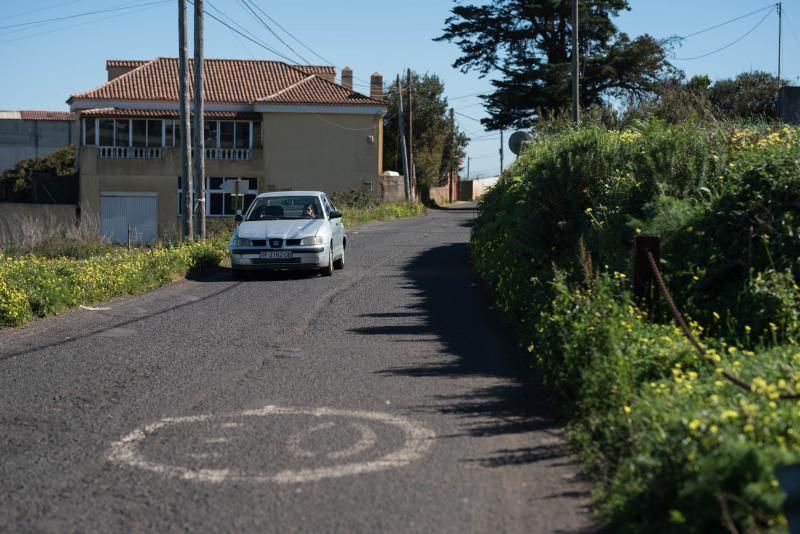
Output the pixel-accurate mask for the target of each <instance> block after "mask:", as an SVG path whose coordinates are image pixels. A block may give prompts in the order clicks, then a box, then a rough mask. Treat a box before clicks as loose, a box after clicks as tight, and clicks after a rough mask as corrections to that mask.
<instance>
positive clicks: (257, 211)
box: [244, 196, 322, 221]
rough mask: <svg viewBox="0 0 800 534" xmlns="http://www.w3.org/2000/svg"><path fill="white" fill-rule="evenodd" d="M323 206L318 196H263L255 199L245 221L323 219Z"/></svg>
mask: <svg viewBox="0 0 800 534" xmlns="http://www.w3.org/2000/svg"><path fill="white" fill-rule="evenodd" d="M321 218H322V206H321V205H320V202H319V198H317V197H301V196H285V197H261V198H257V199H255V200H254V201H253V204H252V205H251V206H250V209H249V210H248V211H247V215H245V218H244V220H245V221H266V220H275V219H321Z"/></svg>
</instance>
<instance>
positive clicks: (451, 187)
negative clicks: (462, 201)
mask: <svg viewBox="0 0 800 534" xmlns="http://www.w3.org/2000/svg"><path fill="white" fill-rule="evenodd" d="M428 194H429V197H430V199H431V200H432V201H433V202H436V203H437V204H439V205H442V204H449V203H450V202H455V201H457V200H458V176H455V177H453V176H449V177H448V179H447V183H446V184H444V185H443V186H441V187H432V188H431V189H430V191H428Z"/></svg>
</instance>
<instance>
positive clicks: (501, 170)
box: [500, 130, 503, 174]
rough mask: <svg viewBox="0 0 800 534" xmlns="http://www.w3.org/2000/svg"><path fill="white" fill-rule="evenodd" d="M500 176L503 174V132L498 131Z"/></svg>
mask: <svg viewBox="0 0 800 534" xmlns="http://www.w3.org/2000/svg"><path fill="white" fill-rule="evenodd" d="M500 174H503V130H500Z"/></svg>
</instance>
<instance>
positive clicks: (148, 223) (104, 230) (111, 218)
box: [100, 193, 158, 243]
mask: <svg viewBox="0 0 800 534" xmlns="http://www.w3.org/2000/svg"><path fill="white" fill-rule="evenodd" d="M128 225H131V241H133V242H135V243H152V242H153V241H155V240H156V238H157V237H158V195H157V194H156V193H139V194H136V195H133V194H125V193H102V194H101V195H100V233H101V234H102V235H103V236H104V237H106V238H108V239H110V240H111V242H112V243H127V242H128Z"/></svg>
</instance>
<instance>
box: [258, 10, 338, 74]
mask: <svg viewBox="0 0 800 534" xmlns="http://www.w3.org/2000/svg"><path fill="white" fill-rule="evenodd" d="M251 1H252V0H251ZM253 5H254V6H255V8H256V9H258V10H259V11H260V12H261V13H262V14H263V15H264V16H265V17H267V18H268V19H269V20H270V21H271V22H272V23H273V24H275V26H277V27H278V28H280V29H281V30H283V32H284V33H286V35H288V36H289V37H291V38H292V39H294V40H295V41H297V42H298V43H300V45H301V46H303V48H305V49H306V50H308V51H309V52H311V53H312V54H314V55H315V56H317V57H318V58H320V59H321V60H322V61H324V62H325V64H326V65H333V62H332V61H329V60H327V59H325V58H324V57H322V56H321V55H319V54H318V53H317V52H316V51H314V49H312V48H311V47H309V46H308V45H307V44H305V43H304V42H303V41H301V40H300V39H298V38H297V37H295V36H294V35H293V34H292V33H291V32H290V31H289V30H287V29H286V28H284V27H283V26H281V25H280V23H278V21H277V20H275V19H274V18H272V17H270V16H269V14H268V13H266V12H265V11H264V10H263V9H261V8H260V7H259V6H258V4H256V3H255V2H253ZM281 42H283V41H281ZM287 46H288V45H287ZM295 53H296V52H295ZM298 55H300V54H298Z"/></svg>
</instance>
